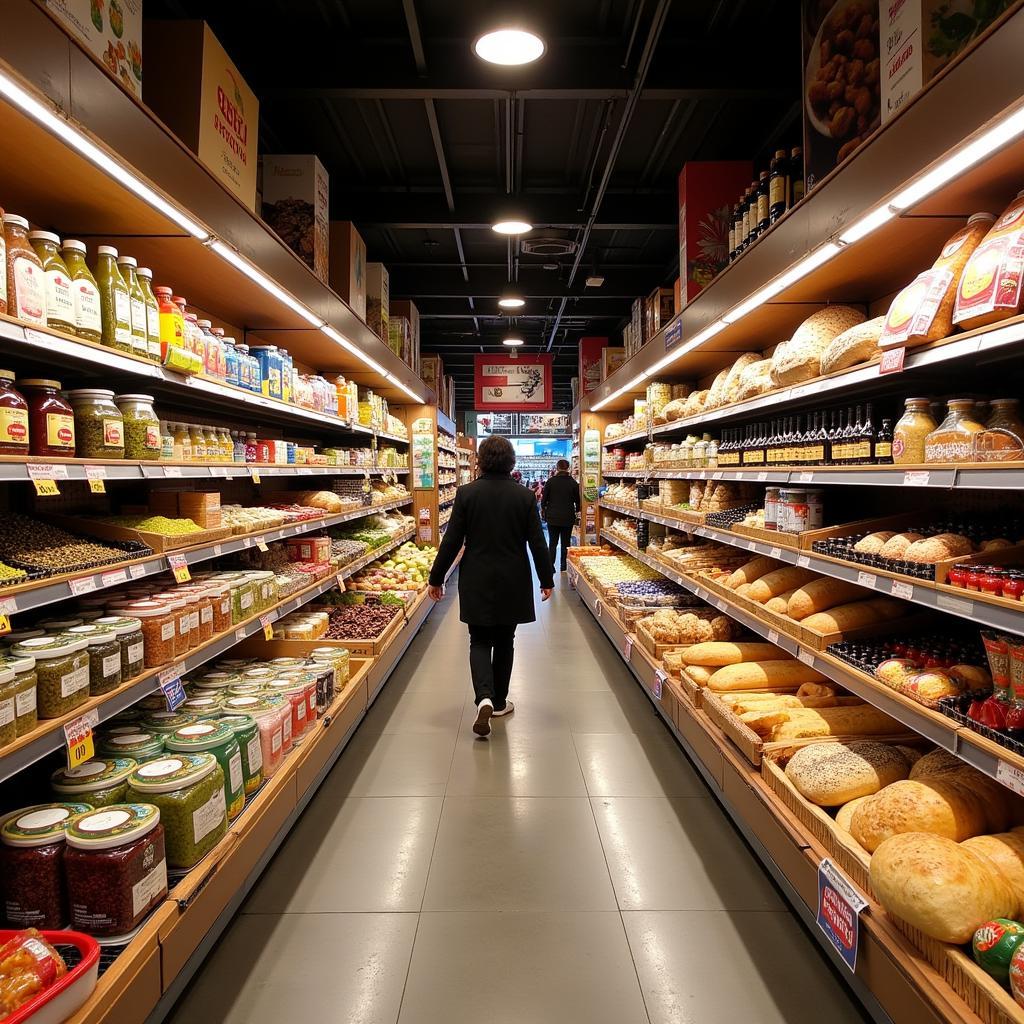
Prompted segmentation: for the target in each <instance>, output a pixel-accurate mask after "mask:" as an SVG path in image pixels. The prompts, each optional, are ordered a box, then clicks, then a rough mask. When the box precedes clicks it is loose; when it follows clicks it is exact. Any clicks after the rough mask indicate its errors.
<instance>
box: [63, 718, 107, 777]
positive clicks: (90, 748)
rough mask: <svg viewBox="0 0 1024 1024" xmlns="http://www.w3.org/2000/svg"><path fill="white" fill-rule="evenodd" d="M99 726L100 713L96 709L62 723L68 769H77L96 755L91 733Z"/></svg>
mask: <svg viewBox="0 0 1024 1024" xmlns="http://www.w3.org/2000/svg"><path fill="white" fill-rule="evenodd" d="M99 724H100V713H99V711H97V710H96V708H93V709H92V710H91V711H86V713H85V714H84V715H79V716H78V718H73V719H72V720H71V721H70V722H65V723H64V742H65V745H66V747H67V755H68V767H69V768H77V767H78V766H79V765H80V764H84V763H85V762H86V761H89V760H91V759H92V757H93V755H94V754H95V753H96V744H95V742H94V740H93V731H94V730H95V729H96V727H97V726H98V725H99Z"/></svg>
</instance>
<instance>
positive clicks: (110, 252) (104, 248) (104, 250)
mask: <svg viewBox="0 0 1024 1024" xmlns="http://www.w3.org/2000/svg"><path fill="white" fill-rule="evenodd" d="M96 252H97V253H99V254H100V255H101V256H113V257H114V258H115V259H117V250H116V249H115V248H114V247H113V246H112V245H98V246H96Z"/></svg>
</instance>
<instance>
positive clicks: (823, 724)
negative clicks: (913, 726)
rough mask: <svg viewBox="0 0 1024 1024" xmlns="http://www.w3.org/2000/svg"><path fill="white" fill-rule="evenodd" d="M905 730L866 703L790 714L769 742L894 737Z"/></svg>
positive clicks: (904, 727) (902, 726)
mask: <svg viewBox="0 0 1024 1024" xmlns="http://www.w3.org/2000/svg"><path fill="white" fill-rule="evenodd" d="M905 731H906V726H904V725H901V724H900V723H899V722H897V721H896V720H895V719H893V718H890V717H889V716H888V715H887V714H885V712H883V711H879V710H878V708H874V707H871V705H870V704H858V705H856V706H854V707H838V708H821V709H818V710H814V709H810V708H808V709H807V710H805V711H802V712H800V713H799V714H796V715H793V716H792V717H791V719H790V721H788V722H787V723H786V724H785V725H781V726H779V727H778V728H777V729H776V730H774V731H773V733H772V739H773V740H775V741H782V740H801V739H815V738H818V737H822V736H896V735H899V734H900V733H902V732H905Z"/></svg>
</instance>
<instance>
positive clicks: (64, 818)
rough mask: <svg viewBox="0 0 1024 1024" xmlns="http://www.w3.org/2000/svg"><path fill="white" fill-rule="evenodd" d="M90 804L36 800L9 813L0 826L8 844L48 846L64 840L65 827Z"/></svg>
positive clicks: (0, 837) (0, 831)
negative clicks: (31, 804)
mask: <svg viewBox="0 0 1024 1024" xmlns="http://www.w3.org/2000/svg"><path fill="white" fill-rule="evenodd" d="M91 810H92V808H91V807H90V806H89V804H71V803H68V804H36V805H35V806H34V807H26V808H25V809H24V810H21V811H18V812H16V813H15V814H12V815H11V816H10V817H9V818H8V819H7V820H6V821H5V822H4V826H3V829H0V839H2V840H3V841H4V842H5V843H6V844H7V845H8V846H49V845H50V844H51V843H62V842H63V841H64V834H65V829H66V828H67V827H68V825H69V823H70V822H71V820H72V818H74V816H75V815H76V814H82V813H83V812H85V811H91Z"/></svg>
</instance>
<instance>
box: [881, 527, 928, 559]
mask: <svg viewBox="0 0 1024 1024" xmlns="http://www.w3.org/2000/svg"><path fill="white" fill-rule="evenodd" d="M917 540H921V534H919V533H894V534H893V535H892V536H891V537H890V538H889V539H888V540H887V541H886V542H885V543H884V544H883V545H882V548H881V550H880V551H879V552H878V554H879V555H880V556H881V557H882V558H902V557H903V552H904V551H906V550H907V548H909V547H910V545H911V544H913V543H914V541H917Z"/></svg>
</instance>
